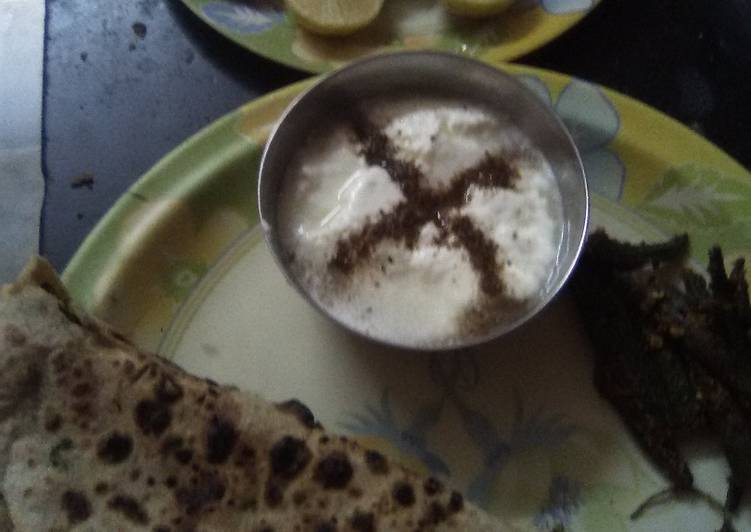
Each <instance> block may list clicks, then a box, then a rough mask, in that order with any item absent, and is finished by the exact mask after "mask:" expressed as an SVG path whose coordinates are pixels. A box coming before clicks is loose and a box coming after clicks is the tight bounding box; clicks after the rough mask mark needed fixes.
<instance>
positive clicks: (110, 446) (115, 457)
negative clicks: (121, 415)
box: [97, 432, 133, 464]
mask: <svg viewBox="0 0 751 532" xmlns="http://www.w3.org/2000/svg"><path fill="white" fill-rule="evenodd" d="M132 451H133V438H131V437H130V436H128V435H127V434H122V433H119V432H113V433H112V434H110V435H109V436H107V437H106V438H104V439H103V440H102V441H100V442H99V446H98V448H97V456H98V457H99V459H100V460H102V461H103V462H106V463H108V464H120V463H122V462H124V461H125V460H127V459H128V457H129V456H130V453H131V452H132Z"/></svg>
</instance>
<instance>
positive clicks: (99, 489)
mask: <svg viewBox="0 0 751 532" xmlns="http://www.w3.org/2000/svg"><path fill="white" fill-rule="evenodd" d="M109 490H110V487H109V485H108V484H107V483H106V482H97V483H96V485H95V486H94V493H96V494H97V495H104V494H105V493H107V492H108V491H109Z"/></svg>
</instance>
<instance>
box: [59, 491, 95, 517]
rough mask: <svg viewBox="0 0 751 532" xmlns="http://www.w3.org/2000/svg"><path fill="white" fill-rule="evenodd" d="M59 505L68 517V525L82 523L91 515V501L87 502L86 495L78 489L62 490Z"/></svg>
mask: <svg viewBox="0 0 751 532" xmlns="http://www.w3.org/2000/svg"><path fill="white" fill-rule="evenodd" d="M60 505H61V506H62V509H63V511H64V512H65V515H66V516H67V517H68V523H69V524H70V525H77V524H78V523H83V522H84V521H86V520H87V519H88V518H89V517H91V503H89V499H88V498H87V497H86V495H84V494H83V493H81V492H80V491H75V490H67V491H65V492H63V495H62V497H61V498H60Z"/></svg>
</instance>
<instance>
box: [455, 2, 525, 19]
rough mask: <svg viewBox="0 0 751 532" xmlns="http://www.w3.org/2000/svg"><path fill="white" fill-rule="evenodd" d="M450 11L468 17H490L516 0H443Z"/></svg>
mask: <svg viewBox="0 0 751 532" xmlns="http://www.w3.org/2000/svg"><path fill="white" fill-rule="evenodd" d="M443 3H444V4H445V5H446V8H447V9H448V10H449V12H451V13H453V14H455V15H462V16H467V17H488V16H492V15H497V14H498V13H501V12H503V11H505V10H506V9H507V8H508V7H509V6H511V4H513V3H514V0H443Z"/></svg>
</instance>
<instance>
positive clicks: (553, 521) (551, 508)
mask: <svg viewBox="0 0 751 532" xmlns="http://www.w3.org/2000/svg"><path fill="white" fill-rule="evenodd" d="M580 505H581V486H579V484H578V483H577V482H576V481H574V480H572V479H570V478H568V477H566V476H564V475H558V476H555V477H553V479H552V480H551V481H550V488H549V489H548V497H547V499H546V501H545V503H544V504H543V506H542V508H541V509H540V512H539V513H538V514H537V515H536V516H535V519H534V524H535V527H536V528H537V529H538V530H544V531H549V530H555V529H556V528H558V529H560V528H564V529H565V528H566V527H568V526H569V525H570V524H571V516H572V515H573V514H574V512H576V510H577V509H578V508H579V506H580Z"/></svg>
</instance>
